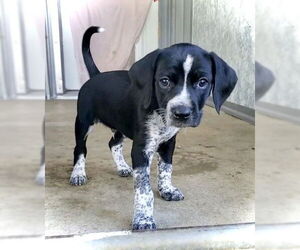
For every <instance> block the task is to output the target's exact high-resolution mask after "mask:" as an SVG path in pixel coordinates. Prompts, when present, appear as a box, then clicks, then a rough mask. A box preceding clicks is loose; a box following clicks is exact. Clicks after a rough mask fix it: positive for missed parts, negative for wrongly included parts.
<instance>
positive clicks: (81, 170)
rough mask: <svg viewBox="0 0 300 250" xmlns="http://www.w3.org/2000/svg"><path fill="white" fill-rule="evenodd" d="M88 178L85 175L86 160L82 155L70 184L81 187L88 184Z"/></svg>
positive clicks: (74, 168) (74, 169)
mask: <svg viewBox="0 0 300 250" xmlns="http://www.w3.org/2000/svg"><path fill="white" fill-rule="evenodd" d="M86 182H87V177H86V173H85V158H84V155H83V154H81V155H79V157H78V160H77V162H76V164H75V165H74V167H73V171H72V174H71V177H70V184H71V185H74V186H81V185H84V184H86Z"/></svg>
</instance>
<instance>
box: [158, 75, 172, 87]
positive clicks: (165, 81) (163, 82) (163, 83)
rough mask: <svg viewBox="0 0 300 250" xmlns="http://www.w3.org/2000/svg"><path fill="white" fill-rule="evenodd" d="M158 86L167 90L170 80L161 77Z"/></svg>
mask: <svg viewBox="0 0 300 250" xmlns="http://www.w3.org/2000/svg"><path fill="white" fill-rule="evenodd" d="M159 85H160V86H161V87H162V88H164V89H166V88H169V87H170V80H169V78H168V77H162V78H160V79H159Z"/></svg>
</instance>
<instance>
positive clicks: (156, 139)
mask: <svg viewBox="0 0 300 250" xmlns="http://www.w3.org/2000/svg"><path fill="white" fill-rule="evenodd" d="M146 127H147V143H146V149H145V152H146V154H147V155H148V156H151V157H152V155H153V153H154V152H156V150H157V148H158V146H159V145H160V144H161V143H163V142H166V141H168V140H169V139H171V138H172V137H173V136H174V135H175V134H176V133H177V132H178V131H179V128H176V127H174V126H168V125H166V122H165V121H164V118H163V117H162V116H161V115H159V114H158V113H156V112H155V111H154V113H153V114H152V115H150V116H149V118H148V120H147V122H146Z"/></svg>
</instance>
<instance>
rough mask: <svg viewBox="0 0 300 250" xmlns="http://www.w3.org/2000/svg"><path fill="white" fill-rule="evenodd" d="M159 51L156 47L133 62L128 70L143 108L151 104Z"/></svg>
mask: <svg viewBox="0 0 300 250" xmlns="http://www.w3.org/2000/svg"><path fill="white" fill-rule="evenodd" d="M160 51H161V50H160V49H157V50H154V51H153V52H151V53H149V54H148V55H146V56H145V57H143V58H142V59H141V60H139V61H137V62H136V63H134V64H133V65H132V67H131V68H130V70H129V72H128V73H129V77H130V80H131V82H132V83H133V84H135V85H136V86H137V88H138V89H139V90H140V92H141V95H142V97H143V98H142V99H143V106H144V108H145V109H147V108H148V107H149V106H150V104H151V100H152V95H153V81H154V74H155V70H156V60H157V57H158V55H159V54H160Z"/></svg>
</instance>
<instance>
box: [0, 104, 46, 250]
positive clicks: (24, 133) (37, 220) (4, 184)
mask: <svg viewBox="0 0 300 250" xmlns="http://www.w3.org/2000/svg"><path fill="white" fill-rule="evenodd" d="M44 110H45V105H44V101H29V100H26V101H20V100H15V101H1V102H0V138H1V143H0V236H1V237H12V236H13V237H16V236H34V235H43V234H44V187H43V186H39V185H37V184H36V183H35V177H36V174H37V172H38V170H39V167H40V151H41V147H42V145H43V141H42V138H43V137H42V123H43V119H44ZM0 245H1V244H0ZM2 249H5V248H2Z"/></svg>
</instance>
